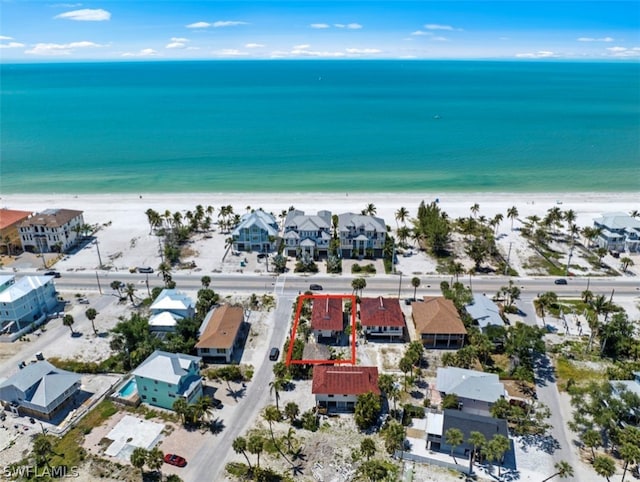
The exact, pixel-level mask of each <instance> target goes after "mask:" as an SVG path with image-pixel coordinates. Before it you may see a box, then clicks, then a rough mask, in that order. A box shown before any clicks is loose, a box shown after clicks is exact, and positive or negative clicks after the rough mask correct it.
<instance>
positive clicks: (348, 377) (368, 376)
mask: <svg viewBox="0 0 640 482" xmlns="http://www.w3.org/2000/svg"><path fill="white" fill-rule="evenodd" d="M369 392H372V393H374V394H375V395H380V388H378V367H361V366H331V365H317V366H315V367H314V368H313V382H312V384H311V393H313V394H314V395H315V396H316V405H317V406H318V407H320V408H324V409H327V410H329V411H343V410H348V411H351V410H353V409H354V408H355V404H356V402H357V401H358V395H364V394H365V393H369Z"/></svg>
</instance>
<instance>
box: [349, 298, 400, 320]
mask: <svg viewBox="0 0 640 482" xmlns="http://www.w3.org/2000/svg"><path fill="white" fill-rule="evenodd" d="M360 323H361V324H362V326H400V327H404V325H405V323H404V315H403V314H402V309H401V308H400V301H399V300H398V298H383V297H382V296H380V297H378V298H362V299H361V300H360Z"/></svg>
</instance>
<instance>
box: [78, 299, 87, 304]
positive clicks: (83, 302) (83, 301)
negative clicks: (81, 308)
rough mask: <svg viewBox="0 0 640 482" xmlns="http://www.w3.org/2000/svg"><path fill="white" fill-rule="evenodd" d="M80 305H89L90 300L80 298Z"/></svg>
mask: <svg viewBox="0 0 640 482" xmlns="http://www.w3.org/2000/svg"><path fill="white" fill-rule="evenodd" d="M78 303H80V304H81V305H88V304H89V300H88V299H86V298H78Z"/></svg>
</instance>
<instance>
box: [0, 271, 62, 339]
mask: <svg viewBox="0 0 640 482" xmlns="http://www.w3.org/2000/svg"><path fill="white" fill-rule="evenodd" d="M53 280H54V278H53V276H23V277H22V278H20V279H19V280H18V281H16V280H15V277H14V276H0V330H1V331H2V332H15V331H19V330H21V329H22V328H24V327H25V326H27V325H29V324H31V323H34V322H41V321H43V320H44V319H45V318H46V316H47V315H48V314H50V313H53V311H54V309H55V307H56V306H57V304H58V301H57V298H56V288H55V285H54V284H53Z"/></svg>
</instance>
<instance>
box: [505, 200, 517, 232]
mask: <svg viewBox="0 0 640 482" xmlns="http://www.w3.org/2000/svg"><path fill="white" fill-rule="evenodd" d="M518 214H519V213H518V208H517V207H515V206H512V207H510V208H509V209H507V217H508V218H509V219H511V231H513V221H515V220H516V219H518Z"/></svg>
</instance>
